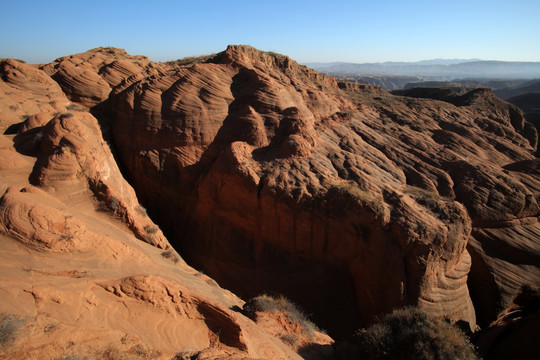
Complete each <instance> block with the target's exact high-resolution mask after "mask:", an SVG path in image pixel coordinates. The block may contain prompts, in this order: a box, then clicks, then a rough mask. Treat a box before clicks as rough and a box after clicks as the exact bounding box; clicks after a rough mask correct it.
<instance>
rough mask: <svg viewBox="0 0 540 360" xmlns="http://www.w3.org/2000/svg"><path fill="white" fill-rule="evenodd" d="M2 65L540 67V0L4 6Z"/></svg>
mask: <svg viewBox="0 0 540 360" xmlns="http://www.w3.org/2000/svg"><path fill="white" fill-rule="evenodd" d="M0 11H1V13H2V16H1V20H0V58H1V57H14V58H19V59H23V60H26V61H27V62H30V63H45V62H50V61H52V60H54V59H55V58H57V57H60V56H64V55H70V54H74V53H78V52H83V51H86V50H88V49H91V48H95V47H99V46H115V47H119V48H124V49H126V50H127V51H128V53H130V54H133V55H146V56H148V57H150V59H152V60H155V61H164V60H173V59H178V58H182V57H186V56H193V55H203V54H209V53H215V52H219V51H222V50H224V49H225V48H226V46H227V45H228V44H248V45H252V46H254V47H256V48H259V49H261V50H266V51H275V52H279V53H282V54H285V55H288V56H290V57H292V58H293V59H295V60H297V61H299V62H318V61H320V62H328V61H347V62H379V61H417V60H427V59H434V58H466V59H468V58H480V59H486V60H511V61H540V1H539V0H512V1H510V0H504V1H500V0H491V1H487V0H446V1H439V0H429V1H427V0H426V1H419V0H410V1H408V0H386V1H385V0H371V1H363V0H362V1H349V0H347V1H340V0H334V1H330V0H325V1H321V0H311V1H299V0H288V1H281V0H274V1H269V0H266V1H265V0H250V1H244V0H242V1H234V0H230V1H213V0H191V1H183V0H178V1H171V0H167V1H159V0H146V1H138V0H132V1H115V0H108V1H101V0H100V1H78V0H70V1H54V0H51V1H28V0H0Z"/></svg>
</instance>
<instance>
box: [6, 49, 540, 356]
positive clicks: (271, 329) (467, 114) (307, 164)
mask: <svg viewBox="0 0 540 360" xmlns="http://www.w3.org/2000/svg"><path fill="white" fill-rule="evenodd" d="M0 66H1V67H0V70H1V74H2V77H1V78H2V81H1V82H0V91H3V94H5V96H4V97H3V99H4V98H5V99H6V100H2V102H0V106H1V108H0V110H2V112H3V113H6V115H5V116H4V117H3V118H2V123H1V126H2V128H3V129H5V132H6V133H7V134H6V135H2V136H3V137H2V140H1V141H2V142H1V143H0V145H1V150H0V151H1V152H0V155H1V156H0V159H1V160H2V163H1V164H0V171H2V178H5V179H7V180H6V182H5V185H4V183H2V184H1V185H0V190H2V194H3V196H2V198H1V199H0V211H1V215H0V233H1V234H3V235H2V236H3V237H2V241H3V242H5V243H6V244H8V245H6V247H5V248H6V249H7V250H5V251H3V252H2V254H3V255H2V256H4V257H5V258H6V262H4V264H6V265H3V266H4V267H5V269H6V272H5V273H6V274H7V269H17V270H10V271H12V273H13V274H14V275H12V277H13V278H14V279H15V280H13V281H14V282H11V283H9V284H8V283H7V282H3V283H2V284H4V283H5V284H8V285H5V286H4V285H2V286H3V288H2V289H3V291H4V292H7V293H9V296H8V298H9V299H19V301H13V300H9V301H8V300H5V301H3V302H1V303H0V304H2V308H1V309H0V311H3V312H4V313H18V314H20V316H21V319H22V317H23V316H26V318H25V319H30V318H32V322H31V323H32V324H37V325H32V326H33V327H31V328H32V329H34V330H32V331H34V334H35V333H37V332H39V331H38V330H39V329H40V328H44V327H47V326H49V325H48V323H47V321H49V322H51V324H52V323H53V322H54V323H59V324H61V325H62V326H60V327H58V328H59V329H61V330H62V331H65V333H66V334H68V333H69V334H73V336H72V337H73V339H72V340H68V341H71V342H73V343H74V344H80V345H77V346H79V347H78V348H77V350H78V351H82V350H84V349H88V347H84V346H87V345H84V346H83V345H82V344H88V343H84V342H83V341H82V340H81V339H82V335H80V336H81V337H79V338H77V336H79V335H77V334H82V331H88V333H89V334H93V335H92V336H95V338H96V339H101V340H100V341H102V342H101V343H100V344H102V346H101V348H100V349H104V350H100V351H101V353H100V354H105V351H106V348H107V346H109V347H111V349H113V350H114V351H120V352H122V351H123V352H124V353H127V352H130V354H133V353H134V352H136V351H139V350H140V351H143V350H144V351H146V354H147V355H148V356H151V355H152V356H153V355H156V356H163V357H164V358H167V356H169V358H170V355H171V354H173V353H174V352H176V354H179V352H180V351H181V350H182V349H183V350H185V352H184V353H183V355H182V356H198V358H204V359H206V358H208V359H211V358H220V357H221V358H223V357H227V356H229V357H232V358H242V357H255V358H257V357H259V358H273V359H274V358H294V357H295V356H297V355H296V353H295V352H294V351H292V350H291V347H288V346H287V345H285V344H284V343H283V341H282V340H283V337H281V340H280V336H277V334H279V333H280V332H281V331H282V330H279V327H278V328H276V325H275V324H278V325H279V324H281V325H283V326H285V325H286V322H285V320H283V319H282V318H281V317H279V316H278V317H274V318H270V319H266V320H264V319H265V318H264V317H262V318H261V319H263V320H261V321H262V323H259V324H256V323H254V322H253V321H252V320H250V319H248V318H247V317H245V316H244V315H242V313H241V311H234V310H232V309H237V310H238V309H241V308H242V306H243V301H242V300H240V299H239V298H237V297H236V296H235V295H233V294H232V293H229V292H228V291H225V290H223V289H221V288H220V287H218V286H216V285H215V283H214V282H213V281H212V280H211V279H210V278H208V277H207V276H201V275H198V274H199V273H197V272H196V271H195V270H193V269H192V268H190V267H189V266H188V265H186V264H184V262H183V260H182V259H180V257H178V255H177V254H176V252H175V251H174V250H173V249H172V248H170V246H171V245H172V246H173V247H174V248H175V249H176V250H178V251H179V253H180V255H181V256H182V258H183V259H185V260H186V261H187V262H188V263H189V264H190V265H193V266H195V267H196V268H198V269H202V270H203V271H204V273H206V274H208V275H210V276H211V277H212V278H214V279H216V280H217V281H218V282H219V284H220V285H221V286H223V287H224V288H227V289H230V290H232V291H233V292H235V293H236V294H238V295H240V297H242V298H244V299H248V298H251V297H254V296H256V295H259V294H261V293H263V292H267V293H271V294H274V293H284V294H286V295H287V296H289V297H291V298H292V299H293V300H295V301H296V302H297V303H299V304H300V305H302V307H304V308H305V309H306V310H307V312H308V313H310V314H313V316H312V320H314V321H315V322H316V323H317V324H318V325H319V326H320V327H321V328H325V329H328V331H329V333H330V335H335V336H337V337H346V336H348V335H350V334H351V333H352V331H353V330H355V329H357V328H359V327H361V326H366V325H369V324H370V323H372V322H373V320H374V319H375V317H376V316H378V315H381V314H384V313H389V312H391V311H392V310H393V309H395V308H399V307H402V306H405V305H416V306H419V307H420V308H422V309H423V310H424V311H426V312H427V313H429V314H430V315H433V316H436V317H439V318H446V319H448V320H450V321H451V322H460V321H462V322H465V323H466V324H467V326H468V327H469V328H470V329H471V330H475V329H476V327H477V324H479V325H480V326H482V327H484V326H486V325H488V324H489V323H490V322H491V321H493V320H494V319H495V317H496V315H497V313H498V312H499V311H500V310H502V309H503V308H504V307H506V306H507V305H508V304H509V303H510V302H511V300H512V297H513V295H514V293H515V292H516V290H517V289H518V288H520V287H521V286H522V285H525V284H526V285H531V286H540V224H539V223H538V216H539V213H540V208H539V205H538V201H539V200H540V174H539V173H538V158H536V157H535V156H534V153H535V151H536V148H537V141H538V136H537V132H536V130H535V129H534V127H533V126H531V125H530V124H529V123H527V122H526V121H525V120H524V117H523V114H522V112H521V111H520V110H518V109H517V108H516V107H515V106H513V105H511V104H509V103H506V102H503V101H501V100H499V99H498V98H497V97H495V96H494V95H493V93H491V92H490V91H488V90H483V89H480V90H474V91H471V92H469V93H466V94H456V93H453V92H451V91H444V90H438V89H413V90H410V91H407V92H404V93H400V94H399V95H393V94H390V93H388V92H386V91H384V90H382V89H380V88H378V87H374V86H367V85H358V84H352V83H338V82H337V81H336V80H335V79H334V78H331V77H327V76H323V75H321V74H319V73H317V72H315V71H314V70H311V69H309V68H307V67H304V66H301V65H299V64H297V63H296V62H294V61H293V60H291V59H289V58H287V57H285V56H282V55H277V54H273V53H265V52H261V51H258V50H256V49H254V48H251V47H249V46H229V47H228V48H227V50H226V51H224V52H221V53H219V54H217V55H215V56H209V57H205V58H201V59H194V61H193V62H175V63H168V64H163V63H159V64H158V63H152V62H151V61H150V60H148V59H147V58H145V57H140V56H131V55H128V54H126V53H125V51H123V50H118V49H113V48H99V49H94V50H90V51H88V52H86V53H83V54H77V55H73V56H68V57H63V58H60V59H58V60H56V61H55V62H53V63H51V64H48V65H45V66H43V67H42V70H40V69H37V68H35V67H31V66H29V65H26V64H22V63H20V62H16V61H13V60H8V61H4V62H2V63H1V64H0ZM47 74H48V75H47ZM49 76H50V77H49ZM53 79H54V80H56V81H57V83H55V82H54V81H53ZM34 83H37V84H34ZM62 91H63V92H62ZM64 93H65V95H64ZM26 109H30V110H26ZM87 109H90V111H91V113H92V114H94V115H95V116H96V117H97V118H98V120H96V118H95V117H94V116H93V115H91V114H90V113H88V112H87V111H85V110H87ZM102 131H103V133H104V135H105V138H106V139H107V140H110V141H111V142H112V144H113V145H114V149H115V153H116V154H117V160H118V162H119V165H120V168H121V169H123V171H124V176H125V177H126V179H127V180H128V181H129V182H130V184H131V185H129V184H128V183H127V182H126V181H125V180H124V178H123V177H122V174H121V173H120V170H119V166H118V165H117V164H116V162H115V160H114V158H113V155H112V153H111V151H110V150H109V147H108V144H107V143H106V142H105V141H104V140H103V137H102V135H103V134H102ZM109 134H110V136H109ZM8 180H9V181H8ZM131 186H133V188H132V187H131ZM135 194H136V195H135ZM138 199H140V201H141V202H142V203H143V204H145V206H146V208H148V212H149V214H151V216H152V218H153V219H156V222H158V223H159V224H160V227H159V228H161V229H163V231H164V233H165V234H166V235H167V238H168V240H169V241H170V244H169V241H167V239H166V238H165V237H164V236H163V233H162V232H161V230H159V228H158V227H157V226H156V225H155V224H154V223H153V222H152V220H150V218H149V217H148V216H147V215H146V212H145V211H144V208H142V207H141V206H140V205H139V202H138ZM97 210H101V211H97ZM98 244H99V245H98ZM28 254H31V255H28ZM51 254H56V255H55V256H57V257H52V255H51ZM54 258H57V259H62V260H61V261H60V262H59V263H56V264H54V265H53V264H48V262H50V261H52V260H49V259H54ZM50 269H55V270H54V271H53V270H50ZM75 270H76V271H77V272H76V273H74V272H73V271H75ZM53 272H54V274H53ZM73 274H76V275H73ZM81 274H82V275H81ZM79 275H80V276H79ZM22 284H33V285H32V286H30V285H28V286H27V285H22ZM34 288H35V289H37V290H36V291H38V292H37V293H36V294H37V295H36V294H34V293H35V291H34V290H33V289H34ZM14 289H15V290H14ZM40 289H41V292H39V291H40ZM51 294H52V295H51ZM75 294H78V295H75ZM68 295H69V296H71V297H69V296H68ZM63 297H67V298H68V299H75V298H76V299H77V300H73V301H64V302H62V298H63ZM56 300H59V301H60V302H58V301H56ZM24 301H26V303H25V302H24ZM67 303H69V306H68V305H67ZM55 304H56V305H55ZM64 307H66V308H67V309H71V310H66V311H67V314H68V315H66V316H65V317H64V315H61V314H60V311H61V310H60V309H62V308H64ZM105 308H107V309H110V310H107V311H103V309H105ZM10 309H12V310H13V309H16V311H11V312H10ZM28 309H31V310H28ZM51 309H52V310H51ZM54 309H56V310H54ZM88 309H90V310H88ZM53 310H54V311H53ZM55 311H56V312H55ZM87 312H88V315H81V314H87ZM69 314H71V315H69ZM77 314H78V315H77ZM70 316H71V317H70ZM19 320H20V319H18V318H14V320H12V321H19ZM53 320H54V321H53ZM28 321H29V320H27V322H28ZM284 324H285V325H284ZM270 325H271V326H270ZM51 326H52V325H51ZM147 326H150V327H151V329H152V331H148V329H145V327H147ZM73 329H78V330H77V331H79V332H77V331H74V330H73ZM276 329H278V330H276ZM98 330H99V331H109V333H110V334H111V335H110V336H108V335H107V336H108V337H106V336H105V335H103V333H102V334H101V335H99V334H98ZM288 330H289V331H291V329H289V328H288ZM149 333H152V334H154V335H149ZM48 334H49V332H44V333H43V334H42V335H40V336H42V337H40V339H43V340H40V341H42V342H41V343H42V344H44V345H43V346H45V347H47V346H48V347H49V348H50V347H51V346H52V345H51V342H50V341H49V340H47V339H50V338H48V336H49V335H48ZM62 334H64V333H62ZM292 334H293V335H295V336H296V335H297V334H296V333H295V332H294V329H292ZM153 336H154V337H153ZM65 338H66V339H68V338H69V337H68V336H66V337H65ZM85 338H86V339H88V338H89V337H88V336H86V337H85ZM105 338H110V339H112V340H110V341H109V340H107V341H108V342H107V341H105V340H104V339H105ZM158 338H159V339H161V340H158ZM22 341H23V340H20V341H19V343H15V344H18V345H16V346H20V348H21V349H23V350H24V349H26V350H24V351H30V350H28V346H27V345H24V344H23V343H22ZM302 341H304V340H302ZM330 343H331V340H328V341H327V342H325V343H324V346H327V345H328V344H330ZM319 345H320V344H319ZM25 346H26V347H25ZM88 346H89V345H88ZM115 346H116V347H115ZM302 346H304V347H309V344H308V343H304V342H302ZM321 346H322V345H321ZM49 348H47V349H49ZM43 349H44V348H43ZM51 349H52V348H51ZM188 349H189V351H187V350H188ZM23 350H20V351H21V352H20V354H23V355H20V358H23V357H24V351H23ZM113 350H111V351H113ZM295 350H298V349H295ZM36 351H38V350H36ZM55 351H59V350H58V349H56V350H55ZM74 351H75V350H74ZM152 351H154V352H155V353H152ZM67 355H70V354H67ZM103 356H105V355H103ZM141 356H142V355H141ZM145 356H146V355H145ZM178 356H180V355H178Z"/></svg>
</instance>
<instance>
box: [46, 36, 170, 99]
mask: <svg viewBox="0 0 540 360" xmlns="http://www.w3.org/2000/svg"><path fill="white" fill-rule="evenodd" d="M167 68H168V66H167V65H162V64H156V63H153V62H151V61H150V60H149V59H148V58H147V57H145V56H131V55H129V54H127V53H126V51H125V50H123V49H116V48H111V47H105V48H103V47H100V48H96V49H92V50H89V51H87V52H85V53H81V54H75V55H69V56H64V57H61V58H58V59H56V60H55V61H53V62H52V63H50V64H47V65H44V66H43V67H42V69H43V71H45V72H46V73H47V74H48V75H50V76H51V77H52V78H53V79H54V80H55V81H56V82H57V83H58V84H59V85H60V86H61V88H62V90H63V91H64V93H65V94H66V95H67V97H68V98H69V99H70V100H71V101H74V102H77V103H79V104H82V105H84V106H87V107H93V106H95V105H97V104H99V103H101V102H103V101H104V100H106V99H107V98H108V97H109V94H110V92H111V91H112V89H114V88H126V87H128V86H129V85H130V84H132V83H134V82H136V81H137V80H140V79H142V78H145V77H150V76H153V75H156V74H160V73H162V72H163V71H165V70H166V69H167Z"/></svg>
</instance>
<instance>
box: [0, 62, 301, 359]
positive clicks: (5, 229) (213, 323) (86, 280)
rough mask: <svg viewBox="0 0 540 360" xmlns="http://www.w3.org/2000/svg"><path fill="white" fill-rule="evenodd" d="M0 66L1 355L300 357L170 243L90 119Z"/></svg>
mask: <svg viewBox="0 0 540 360" xmlns="http://www.w3.org/2000/svg"><path fill="white" fill-rule="evenodd" d="M6 63H7V65H6ZM0 66H1V67H0V69H2V72H0V74H1V75H2V77H1V79H2V81H0V88H1V89H2V91H4V93H3V94H5V95H6V97H2V98H0V105H1V106H2V108H1V109H2V110H3V111H4V112H2V113H1V114H0V127H1V128H2V129H8V131H7V132H8V134H2V135H0V178H1V182H0V243H1V246H0V249H1V250H0V294H1V296H0V327H1V331H2V334H1V335H2V338H1V339H2V341H1V343H0V357H3V358H4V357H5V358H9V359H31V358H40V359H60V358H92V359H111V358H115V359H172V358H183V357H185V356H188V355H189V356H190V358H198V359H223V358H234V359H250V358H251V359H258V358H262V359H298V358H300V357H299V356H298V355H297V354H296V353H295V352H294V351H292V350H291V349H289V348H288V347H287V346H286V345H285V344H284V343H283V342H282V341H280V340H279V338H277V337H275V336H272V335H271V334H269V333H268V332H266V331H265V330H264V329H262V328H260V327H259V326H257V325H256V324H255V323H254V322H253V321H252V320H250V319H248V318H247V317H245V316H243V315H242V314H241V313H239V312H236V311H234V310H233V309H235V308H240V307H242V306H243V301H242V300H241V299H239V298H238V297H236V296H235V295H233V294H232V293H230V292H229V291H227V290H224V289H222V288H220V287H219V286H218V285H217V283H216V282H215V281H214V280H212V279H210V278H209V277H208V276H205V275H203V274H201V273H199V272H197V271H195V270H194V269H193V268H191V267H189V266H188V265H186V264H185V263H184V261H183V260H182V259H181V258H180V257H179V256H178V254H177V253H176V252H175V251H174V250H173V249H172V248H171V247H170V245H169V243H168V241H167V240H166V239H165V237H164V236H163V234H162V232H161V230H160V229H159V228H158V227H157V226H156V225H155V224H154V223H153V222H152V220H151V219H150V218H149V217H148V216H147V215H146V212H145V210H144V208H142V207H141V206H140V205H139V202H138V200H137V197H136V196H135V192H134V190H133V188H132V187H131V186H130V185H129V184H128V183H127V182H126V181H125V180H124V178H123V177H122V175H121V173H120V170H119V169H118V166H117V164H116V162H115V160H114V158H113V156H112V153H111V151H110V149H109V147H108V145H107V144H106V143H105V141H104V140H103V138H102V134H101V130H100V127H99V126H98V123H97V120H96V119H95V118H94V117H93V116H92V115H90V114H89V113H88V112H81V111H70V112H67V111H66V106H69V107H73V106H72V104H70V101H69V100H68V99H67V98H66V97H65V95H63V94H62V93H61V92H60V91H59V88H58V86H57V85H55V83H54V82H52V81H51V79H50V78H49V77H48V76H47V75H46V74H45V73H43V72H42V71H41V70H38V69H35V68H32V67H30V66H28V65H25V64H22V63H19V62H13V61H11V60H9V61H7V62H3V63H1V64H0ZM11 74H17V75H13V76H12V75H11ZM12 77H13V78H14V79H16V80H17V81H14V80H13V79H12ZM42 90H43V91H42ZM53 98H54V100H51V99H53ZM19 99H22V100H21V101H22V104H23V105H24V106H21V107H18V106H17V107H13V108H10V106H9V105H8V106H6V104H11V103H17V102H18V101H19ZM51 101H54V102H55V103H54V104H52V103H51ZM76 108H80V107H76ZM13 113H14V114H13ZM17 119H18V121H17ZM23 119H24V121H23ZM16 132H18V134H17V135H15V133H16ZM141 240H142V241H141Z"/></svg>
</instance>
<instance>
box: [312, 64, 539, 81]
mask: <svg viewBox="0 0 540 360" xmlns="http://www.w3.org/2000/svg"><path fill="white" fill-rule="evenodd" d="M305 65H307V66H309V67H311V68H313V69H315V70H318V71H320V72H323V73H325V74H329V75H349V76H351V75H353V76H360V75H401V76H426V77H430V78H431V80H451V79H464V78H523V79H534V78H540V62H514V61H485V60H478V59H469V60H464V59H450V60H444V59H435V60H425V61H418V62H384V63H363V64H356V63H346V62H334V63H307V64H305Z"/></svg>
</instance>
